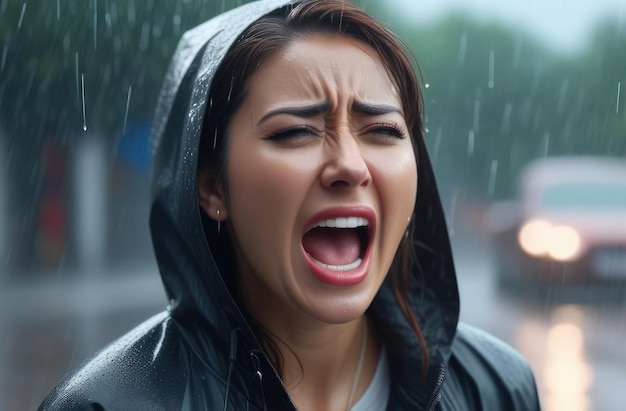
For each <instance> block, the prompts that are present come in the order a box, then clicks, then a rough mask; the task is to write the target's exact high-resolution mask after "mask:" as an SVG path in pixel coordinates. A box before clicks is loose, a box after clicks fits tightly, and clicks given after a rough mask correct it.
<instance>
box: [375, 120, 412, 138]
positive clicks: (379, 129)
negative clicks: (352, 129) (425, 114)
mask: <svg viewBox="0 0 626 411" xmlns="http://www.w3.org/2000/svg"><path fill="white" fill-rule="evenodd" d="M370 132H373V133H376V134H384V135H386V136H387V137H394V138H398V139H403V138H405V137H406V133H405V132H404V130H402V129H401V128H400V127H399V126H397V125H395V124H392V123H379V124H375V125H374V126H372V128H371V129H370Z"/></svg>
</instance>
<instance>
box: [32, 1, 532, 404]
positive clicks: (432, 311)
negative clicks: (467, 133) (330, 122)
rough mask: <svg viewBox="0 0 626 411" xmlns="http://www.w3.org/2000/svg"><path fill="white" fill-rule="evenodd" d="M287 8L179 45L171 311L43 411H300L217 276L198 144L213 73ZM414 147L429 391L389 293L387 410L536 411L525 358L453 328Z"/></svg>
mask: <svg viewBox="0 0 626 411" xmlns="http://www.w3.org/2000/svg"><path fill="white" fill-rule="evenodd" d="M293 2H294V1H289V0H265V1H260V2H255V3H249V4H246V5H244V6H241V7H239V8H237V9H235V10H232V11H230V12H227V13H224V14H222V15H220V16H218V17H216V18H214V19H212V20H210V21H208V22H206V23H204V24H202V25H200V26H198V27H197V28H195V29H193V30H190V31H189V32H187V33H185V35H184V37H183V38H182V40H181V42H180V44H179V46H178V49H177V50H176V53H175V55H174V58H173V61H172V63H171V66H170V68H169V71H168V74H167V76H166V78H165V82H164V86H163V89H162V92H161V96H160V100H159V103H158V107H157V112H156V117H155V121H156V124H155V127H154V136H153V137H154V159H153V160H154V161H153V165H154V170H153V183H152V184H153V185H152V206H151V214H150V228H151V230H152V238H153V243H154V249H155V253H156V257H157V259H158V265H159V270H160V273H161V276H162V279H163V283H164V285H165V288H166V291H167V295H168V296H169V298H170V301H169V305H168V307H167V310H166V311H165V312H163V313H162V314H158V315H156V316H155V317H153V318H151V319H149V320H148V321H146V322H144V323H143V324H141V325H140V326H138V327H137V328H135V329H134V330H132V331H131V332H130V333H128V334H127V335H125V336H124V337H122V338H121V339H119V340H118V341H116V342H114V343H113V344H112V345H110V346H109V347H108V348H106V349H105V350H104V351H102V352H101V353H100V354H98V355H97V356H96V357H95V358H94V359H92V360H91V361H89V362H87V363H86V364H85V365H83V366H82V367H81V368H79V369H78V370H76V371H74V372H72V373H70V374H68V375H67V376H66V377H65V378H64V379H63V381H62V382H61V383H60V384H59V385H58V386H57V387H56V388H54V390H53V391H52V392H51V393H50V394H49V396H48V397H47V398H46V399H45V400H44V402H43V404H42V405H41V408H40V409H42V410H181V409H182V410H291V409H294V407H293V405H292V403H291V401H290V399H289V396H288V394H287V392H286V390H285V388H284V386H283V384H282V382H281V380H280V378H279V376H278V375H277V373H276V372H275V370H274V368H273V367H272V365H271V363H270V362H269V361H268V359H267V357H266V356H265V354H264V352H263V351H262V349H261V347H260V345H259V343H258V341H257V339H256V338H255V336H254V334H253V333H252V331H251V329H250V327H249V325H248V323H247V322H246V320H245V318H244V316H243V315H242V313H241V312H240V308H239V306H238V305H237V303H236V302H235V300H234V299H233V297H232V296H231V294H230V293H229V291H228V288H227V286H226V285H225V283H224V281H223V279H222V275H221V274H220V272H219V270H218V268H217V265H216V263H215V260H214V258H213V256H212V253H211V250H210V247H209V246H208V243H207V240H206V237H205V232H204V231H203V226H202V223H201V214H200V211H199V206H198V199H197V188H196V187H197V177H196V174H197V152H198V144H199V139H200V133H201V127H202V123H203V115H204V113H205V105H206V99H207V94H208V91H209V87H210V84H211V80H212V77H213V75H214V73H215V71H216V68H217V66H218V65H219V64H220V61H221V59H222V58H223V57H224V55H225V53H226V51H227V50H228V48H229V46H230V45H231V44H232V43H233V42H234V41H235V39H236V38H237V37H238V35H239V34H240V33H241V32H242V31H243V30H244V29H245V28H246V27H247V26H248V25H249V24H250V23H252V22H253V21H254V20H256V19H258V18H259V17H261V16H263V15H265V14H268V13H269V12H271V11H273V10H274V9H277V8H279V7H283V6H285V5H287V4H289V3H293ZM417 107H418V105H417V102H416V104H415V110H417V109H418V108H417ZM414 134H415V135H420V133H419V132H417V130H414ZM417 144H418V153H419V156H420V158H419V159H418V164H419V165H420V166H419V188H418V199H417V204H416V209H415V213H414V216H415V217H414V218H415V219H416V221H415V224H417V226H416V230H415V232H416V233H417V234H416V236H417V238H415V241H416V242H418V243H421V244H424V245H425V247H420V248H419V249H418V250H417V254H418V259H419V261H420V266H421V270H420V271H417V270H416V271H415V272H414V273H413V274H412V278H411V284H410V295H411V296H412V299H411V301H412V304H413V310H414V312H415V314H416V315H417V318H418V319H419V321H420V325H421V327H422V330H423V333H424V337H425V339H426V341H427V344H428V350H429V355H430V366H429V368H428V371H427V373H426V376H425V378H424V377H423V376H422V371H421V370H422V351H421V349H420V345H419V343H418V340H417V338H416V336H415V333H414V332H413V330H412V328H411V327H410V326H409V324H408V323H407V321H406V320H405V317H404V316H403V314H402V311H401V309H400V308H399V307H398V305H397V304H396V302H395V299H394V297H393V295H392V291H391V287H390V284H389V283H388V282H385V283H384V284H383V286H382V288H381V289H380V291H379V292H378V294H377V296H376V297H375V299H374V302H373V303H372V305H371V307H370V309H369V311H368V313H369V316H370V317H371V319H372V321H373V322H374V324H375V326H376V328H377V330H378V331H379V334H380V336H381V338H382V339H383V343H384V345H385V346H386V349H387V353H388V357H389V364H390V373H391V394H390V398H389V403H388V408H387V409H388V410H506V411H512V410H538V409H539V402H538V398H537V393H536V388H535V383H534V380H533V376H532V374H531V371H530V369H529V367H528V366H527V364H526V362H525V361H524V360H523V359H522V358H521V357H520V355H519V354H517V353H516V352H515V351H514V350H512V349H511V348H509V347H508V346H506V345H505V344H503V343H502V342H499V341H498V340H496V339H495V338H493V337H491V336H489V335H487V334H485V333H482V332H480V331H478V330H476V329H474V328H471V327H469V326H467V325H463V324H458V313H459V296H458V291H457V284H456V277H455V272H454V267H453V261H452V255H451V251H450V244H449V239H448V235H447V230H446V225H445V221H444V216H443V211H442V207H441V203H440V200H439V195H438V192H437V187H436V185H435V179H434V175H433V171H432V168H431V165H430V161H429V159H428V156H427V153H426V147H425V145H424V142H423V141H418V142H417ZM210 231H211V230H208V232H210ZM428 250H430V251H428Z"/></svg>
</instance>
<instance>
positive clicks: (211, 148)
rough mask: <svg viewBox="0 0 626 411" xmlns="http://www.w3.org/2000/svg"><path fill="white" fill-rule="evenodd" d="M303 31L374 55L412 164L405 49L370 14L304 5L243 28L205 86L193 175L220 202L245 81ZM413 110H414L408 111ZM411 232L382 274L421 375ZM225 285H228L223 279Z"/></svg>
mask: <svg viewBox="0 0 626 411" xmlns="http://www.w3.org/2000/svg"><path fill="white" fill-rule="evenodd" d="M310 33H330V34H339V35H342V36H347V37H351V38H354V39H356V40H359V41H361V42H363V43H366V44H368V45H369V46H370V47H372V48H373V49H374V50H375V51H376V52H377V54H378V55H379V56H380V59H381V61H382V63H383V65H384V66H385V68H386V70H387V72H388V73H389V75H390V77H391V79H392V81H393V82H394V85H395V86H396V88H397V89H398V90H399V93H400V97H401V102H402V106H403V109H404V113H405V121H406V123H407V125H408V127H409V130H410V132H411V139H412V141H413V150H414V153H415V158H416V159H417V158H418V156H417V148H416V147H417V144H416V143H415V139H416V138H422V136H423V124H422V107H423V102H422V95H421V93H420V90H419V83H418V79H417V76H416V74H415V69H414V67H413V65H412V64H411V61H412V60H411V59H410V58H409V56H412V54H411V53H410V52H409V49H408V47H406V45H405V44H404V43H403V42H402V41H401V40H400V39H399V38H398V37H397V36H395V35H394V34H393V33H391V32H390V31H389V30H387V29H386V28H385V27H383V26H382V24H381V23H380V22H378V21H377V20H376V19H374V18H373V17H372V16H370V15H369V14H367V13H366V12H364V11H363V10H361V9H360V8H358V7H356V6H354V5H352V4H351V3H349V2H347V1H345V0H304V1H302V2H301V3H299V4H297V5H296V6H286V7H284V8H282V9H279V10H277V11H275V12H273V13H271V14H269V15H267V16H265V17H262V18H260V19H259V20H257V21H256V22H254V23H253V24H251V25H250V26H249V27H248V28H247V29H246V30H245V31H244V32H243V33H242V34H241V35H240V36H239V38H238V39H237V40H236V41H235V43H234V44H233V45H232V46H231V48H230V50H229V51H228V52H227V54H226V56H225V57H224V60H223V61H222V63H221V64H220V66H219V67H218V69H217V72H216V74H215V77H214V79H213V81H212V85H211V89H210V91H209V96H208V98H209V100H208V103H207V109H206V113H205V117H204V123H203V128H202V136H201V141H200V153H199V172H202V173H206V175H208V176H209V177H210V181H211V182H212V183H211V184H214V183H215V184H217V183H218V182H219V183H221V186H222V187H223V189H224V193H225V197H226V201H228V197H229V196H228V186H227V184H225V183H226V178H225V170H226V157H227V156H226V150H227V138H225V137H226V136H227V134H228V124H229V121H230V119H231V117H232V115H233V114H234V113H235V111H236V110H237V108H238V107H239V105H240V104H241V102H242V101H243V100H244V99H245V98H246V95H247V92H248V89H247V87H248V81H249V79H250V78H251V77H252V75H253V73H254V72H255V71H256V69H257V68H258V67H259V66H260V65H261V64H262V63H263V62H264V61H265V59H267V58H268V57H269V56H270V55H272V54H273V53H275V52H278V51H280V50H282V49H284V48H285V47H286V46H288V45H289V44H290V43H291V42H293V41H295V40H297V39H300V38H303V37H305V36H306V35H307V34H310ZM413 61H414V60H413ZM415 105H417V110H411V109H410V108H411V107H413V106H415ZM205 221H206V219H205ZM413 231H414V227H413V224H411V225H410V227H409V232H408V233H407V236H406V237H405V238H404V239H403V241H402V243H401V244H400V246H399V247H398V250H397V252H396V255H395V257H394V260H393V262H392V264H391V267H390V270H389V275H391V280H392V289H393V293H394V296H395V298H396V301H397V303H398V305H399V307H400V309H401V310H402V312H403V314H404V316H405V318H406V320H407V321H408V323H409V324H410V326H411V328H412V329H413V330H414V332H415V334H416V336H417V338H418V340H419V343H420V345H421V347H422V356H423V368H422V372H423V374H424V375H425V372H426V370H427V368H428V349H427V347H426V342H425V340H424V337H423V334H422V331H421V329H420V326H419V323H418V320H417V318H416V316H415V314H414V312H413V310H412V309H411V303H410V301H409V296H408V290H409V275H410V271H411V267H412V265H413V264H417V259H416V256H415V252H414V247H413V241H412V239H413ZM222 237H224V236H223V235H222ZM224 242H225V241H224V238H222V239H221V244H220V245H219V248H220V249H222V250H223V249H224ZM231 252H232V251H231ZM228 254H230V253H228ZM225 281H227V283H229V281H228V279H225ZM229 287H231V292H233V295H235V296H236V292H234V291H235V290H234V288H235V287H236V284H235V283H234V282H232V281H230V283H229ZM249 320H251V324H252V326H253V328H255V332H256V333H257V336H258V337H259V339H260V340H261V343H262V344H263V346H264V348H265V349H266V351H267V352H268V355H269V357H270V359H271V361H272V362H273V363H274V365H275V366H276V368H277V369H278V370H279V372H281V373H282V366H283V357H282V355H281V352H280V350H279V349H278V347H277V345H276V342H275V341H273V339H272V337H270V334H269V332H268V331H267V330H263V328H262V327H261V326H260V324H257V323H256V322H255V321H254V320H253V319H249Z"/></svg>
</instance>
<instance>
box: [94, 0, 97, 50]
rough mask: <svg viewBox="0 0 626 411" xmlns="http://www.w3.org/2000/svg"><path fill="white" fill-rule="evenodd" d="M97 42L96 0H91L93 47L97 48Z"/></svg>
mask: <svg viewBox="0 0 626 411" xmlns="http://www.w3.org/2000/svg"><path fill="white" fill-rule="evenodd" d="M97 43H98V0H93V49H94V50H96V49H97Z"/></svg>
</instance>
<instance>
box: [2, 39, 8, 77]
mask: <svg viewBox="0 0 626 411" xmlns="http://www.w3.org/2000/svg"><path fill="white" fill-rule="evenodd" d="M8 51H9V46H7V45H6V44H5V45H4V48H3V49H2V60H0V72H2V71H3V70H4V63H6V61H7V52H8Z"/></svg>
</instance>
